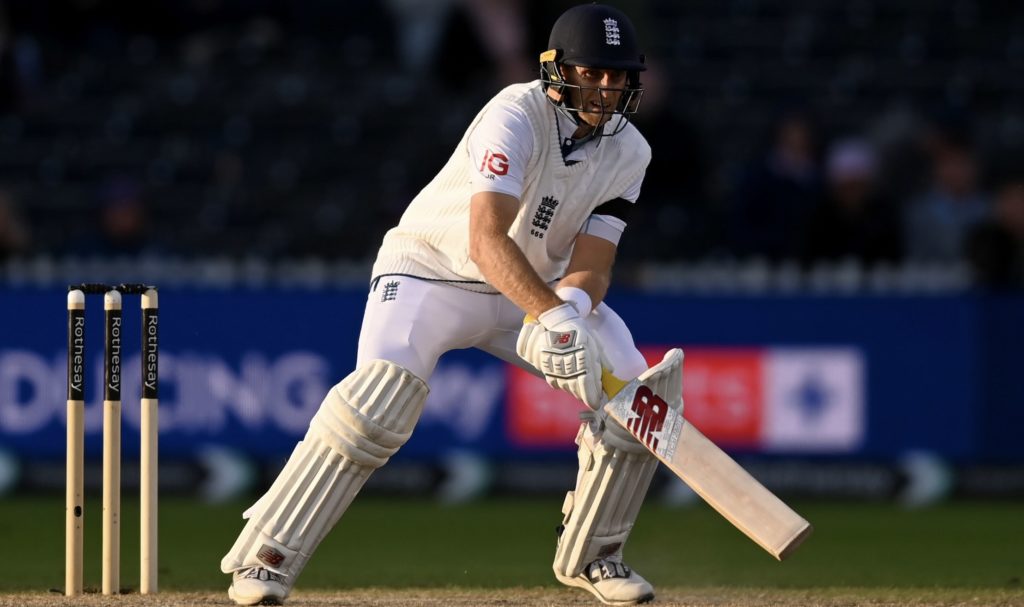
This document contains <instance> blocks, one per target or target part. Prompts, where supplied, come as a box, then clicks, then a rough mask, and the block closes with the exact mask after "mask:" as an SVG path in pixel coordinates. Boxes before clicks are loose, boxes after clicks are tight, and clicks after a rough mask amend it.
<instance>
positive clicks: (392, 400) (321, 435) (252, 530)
mask: <svg viewBox="0 0 1024 607" xmlns="http://www.w3.org/2000/svg"><path fill="white" fill-rule="evenodd" d="M427 393H428V389H427V386H426V384H425V383H424V382H423V380H421V379H420V378H418V377H416V376H415V375H413V374H412V373H409V372H408V371H406V370H405V369H403V368H402V367H399V366H398V365H395V364H393V363H390V362H387V361H382V360H376V361H372V362H371V363H369V364H367V365H365V366H363V367H361V368H359V369H357V370H356V371H354V372H353V373H352V374H350V375H349V376H348V377H346V378H345V379H344V380H342V381H341V383H339V384H338V385H336V386H335V387H334V388H332V389H331V391H330V393H328V395H327V397H326V398H325V399H324V402H323V403H322V404H321V405H320V409H319V410H318V411H317V413H316V415H315V416H314V417H313V420H312V421H311V422H310V427H309V431H308V432H307V433H306V436H305V438H304V439H303V440H302V441H301V442H299V444H298V445H296V447H295V450H294V451H293V452H292V455H291V457H290V458H289V459H288V462H287V464H285V467H284V469H283V470H282V471H281V473H280V474H279V475H278V477H277V479H276V480H275V481H274V484H273V486H272V487H271V488H270V490H269V491H267V493H266V494H265V495H264V496H263V497H261V498H260V499H259V501H257V502H256V504H254V505H253V507H252V508H250V509H249V510H248V511H247V512H246V515H248V516H247V518H248V519H249V521H248V523H247V524H246V526H245V529H243V531H242V533H241V535H240V536H239V537H238V540H237V541H236V542H235V545H234V546H233V547H232V549H231V551H230V552H228V554H227V555H225V557H224V558H223V560H222V561H221V570H222V571H224V572H225V573H230V572H232V571H237V570H239V569H244V568H247V567H266V568H268V569H270V570H272V571H274V572H276V573H279V574H282V575H284V576H286V581H287V583H288V585H289V587H290V585H291V584H293V583H294V580H295V578H296V577H297V576H298V574H299V573H300V572H301V571H302V568H303V567H304V566H305V563H306V561H307V560H308V559H309V557H310V555H311V554H312V553H313V550H315V548H316V546H317V545H319V543H320V541H321V540H323V538H324V537H325V536H326V535H327V533H328V532H329V531H330V530H331V529H332V528H333V527H334V525H335V523H337V521H338V519H339V518H341V515H342V514H343V513H344V512H345V510H346V509H347V508H348V506H349V504H351V502H352V499H353V498H355V496H356V494H357V493H358V492H359V490H360V489H361V488H362V486H363V483H365V482H366V479H367V478H368V477H369V476H370V474H371V473H372V472H373V471H374V470H375V469H377V468H379V467H380V466H382V465H384V463H385V462H387V460H388V458H389V457H391V456H392V455H393V454H394V453H395V452H396V451H398V448H399V447H401V446H402V445H403V444H404V443H405V442H406V441H407V440H408V439H409V436H410V435H411V434H412V429H413V427H414V426H415V425H416V421H417V420H418V419H419V416H420V412H421V411H422V409H423V403H424V402H425V401H426V398H427Z"/></svg>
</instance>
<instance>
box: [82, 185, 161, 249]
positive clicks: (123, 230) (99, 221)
mask: <svg viewBox="0 0 1024 607" xmlns="http://www.w3.org/2000/svg"><path fill="white" fill-rule="evenodd" d="M149 219H150V218H149V209H148V208H147V207H146V203H145V201H144V200H143V198H142V191H141V189H140V187H139V184H138V183H136V182H135V181H134V180H133V179H130V178H127V177H117V178H114V179H111V180H110V181H108V182H107V183H106V184H105V185H104V186H103V187H102V188H101V190H100V192H99V208H98V209H97V212H96V214H95V221H96V224H95V227H94V228H92V229H90V230H88V231H87V232H85V233H84V234H83V236H82V238H81V239H79V240H78V241H77V242H75V243H74V244H73V246H72V252H74V253H80V254H89V255H93V254H96V255H104V256H114V255H140V254H143V253H152V252H157V251H158V247H157V246H156V243H155V242H153V240H152V239H151V231H150V220H149Z"/></svg>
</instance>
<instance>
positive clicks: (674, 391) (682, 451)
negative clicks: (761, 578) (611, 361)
mask: <svg viewBox="0 0 1024 607" xmlns="http://www.w3.org/2000/svg"><path fill="white" fill-rule="evenodd" d="M682 364H683V351H682V350H680V349H678V348H676V349H673V350H670V351H669V352H668V353H666V354H665V358H664V359H663V360H662V361H661V362H660V363H658V364H657V365H655V366H654V367H652V368H650V369H648V370H647V371H646V372H644V373H643V374H642V375H640V377H638V378H636V379H634V380H633V381H631V382H628V383H627V382H625V381H623V380H621V379H619V378H617V377H615V376H614V375H612V374H611V373H609V372H607V371H605V373H604V375H603V377H602V384H603V386H604V390H605V392H606V393H607V394H608V397H609V399H610V400H609V401H608V403H607V404H606V405H605V406H604V411H605V412H606V413H607V414H608V416H609V417H611V418H612V419H614V420H615V421H617V422H618V423H619V424H621V425H622V427H624V428H625V429H626V430H628V431H629V433H630V434H632V435H633V437H635V438H636V439H637V440H638V441H640V443H641V444H643V445H644V446H646V447H647V448H648V449H649V450H650V451H651V453H653V454H654V455H655V456H656V457H657V458H658V459H659V460H661V462H662V463H663V464H665V465H666V466H668V467H669V469H670V470H672V472H674V473H675V474H676V475H677V476H678V477H679V478H681V479H683V481H684V482H685V483H686V484H687V485H689V486H690V488H692V489H693V490H694V491H695V492H696V493H697V494H698V495H700V496H701V497H702V498H703V499H704V501H706V502H707V503H708V504H709V505H710V506H711V507H712V508H714V509H715V510H717V511H718V513H719V514H721V515H722V516H724V517H725V518H726V519H727V520H728V521H729V522H730V523H732V524H733V525H735V526H736V528H738V529H739V530H740V531H742V532H743V533H745V534H746V535H747V537H749V538H750V539H752V540H754V542H756V543H757V544H758V545H759V546H761V547H762V548H764V549H765V550H767V551H768V552H769V553H770V554H771V555H772V556H774V557H775V558H776V559H778V560H780V561H781V560H783V559H785V558H786V557H788V556H789V555H790V554H792V553H793V551H794V550H796V549H797V547H799V546H800V544H801V543H802V542H803V541H804V540H805V539H807V537H808V536H809V535H810V534H811V531H812V530H813V527H811V524H810V523H808V522H807V521H806V520H804V518H803V517H801V516H800V515H799V514H797V513H796V512H794V511H793V510H792V509H791V508H790V507H789V506H787V505H786V504H785V503H784V502H783V501H782V500H780V499H779V498H778V497H776V496H775V494H773V493H772V492H771V491H769V490H768V489H766V488H765V486H764V485H762V484H761V483H759V482H758V481H757V479H755V478H754V477H753V476H751V475H750V473H748V472H747V471H746V470H744V469H743V468H742V467H741V466H740V465H739V464H737V463H736V461H735V460H733V459H732V458H731V457H729V456H728V455H727V454H726V453H725V452H724V451H722V450H721V449H719V448H718V446H717V445H715V444H714V443H713V442H711V441H710V440H708V439H707V438H706V437H705V436H704V435H703V434H701V432H700V431H699V430H697V428H695V427H694V426H693V424H690V423H688V422H687V421H686V419H685V418H684V417H683V407H682ZM675 399H678V400H679V402H678V403H676V406H673V407H670V406H669V403H672V402H673V401H674V400H675Z"/></svg>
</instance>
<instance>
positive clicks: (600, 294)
mask: <svg viewBox="0 0 1024 607" xmlns="http://www.w3.org/2000/svg"><path fill="white" fill-rule="evenodd" d="M610 284H611V274H610V273H609V272H602V271H598V270H578V271H576V272H570V273H569V274H566V275H565V276H564V277H563V278H562V280H560V281H558V285H557V287H556V288H555V290H556V291H558V290H559V289H562V288H563V287H573V288H576V289H581V290H583V291H584V292H585V293H586V294H587V295H588V296H589V297H590V303H591V309H594V308H596V307H597V304H599V303H601V302H602V301H603V300H604V296H605V295H607V294H608V286H609V285H610Z"/></svg>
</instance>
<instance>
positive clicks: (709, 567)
mask: <svg viewBox="0 0 1024 607" xmlns="http://www.w3.org/2000/svg"><path fill="white" fill-rule="evenodd" d="M560 502H561V500H560V499H558V498H546V499H528V500H520V499H510V500H499V499H496V498H495V499H490V500H487V501H483V502H479V503H475V504H471V505H462V506H443V505H440V504H437V503H435V502H433V501H428V500H410V499H398V498H393V499H384V498H377V497H367V498H363V499H357V500H356V503H355V504H354V505H353V507H352V508H351V509H350V510H349V512H348V514H346V516H345V517H344V518H343V519H342V521H341V523H340V525H339V526H338V527H337V528H336V529H335V531H334V532H333V533H332V534H331V535H330V536H329V537H328V538H327V540H325V541H324V543H323V544H322V545H321V547H320V549H319V551H318V553H317V555H316V557H315V558H314V559H313V560H312V562H311V563H310V565H309V567H308V568H307V570H306V572H305V573H304V574H303V577H302V580H301V582H300V588H302V589H307V590H308V589H324V590H333V591H336V590H344V589H365V588H369V587H375V588H393V589H396V592H398V594H399V595H400V594H401V591H400V590H397V589H409V588H418V589H438V590H440V591H443V590H444V589H450V591H451V592H453V593H455V594H453V595H452V597H453V600H452V601H450V602H452V603H453V604H454V603H456V602H457V601H455V600H454V597H455V596H456V595H457V594H458V593H459V592H462V591H464V589H502V588H533V587H541V588H545V587H550V588H554V587H555V586H556V583H555V582H554V579H553V577H552V575H551V570H550V562H551V557H552V551H553V546H554V527H555V525H556V524H557V523H558V522H559V518H560V515H559V507H560V505H561V504H560ZM247 505H248V504H243V503H234V504H228V505H217V506H211V505H203V504H199V503H196V502H192V501H188V500H183V499H164V500H161V502H160V585H161V590H162V591H171V590H174V591H182V592H185V591H189V592H199V593H203V592H217V593H220V592H222V591H223V590H224V589H225V587H226V585H227V577H226V576H224V575H222V574H221V573H220V572H219V570H218V563H219V561H220V558H221V556H222V555H223V554H224V552H225V551H226V550H227V548H228V547H229V546H230V545H231V543H232V541H233V540H234V537H235V535H236V534H237V532H238V530H239V529H240V528H241V523H242V521H241V519H240V513H241V511H242V510H243V509H244V508H245V507H246V506H247ZM795 506H796V508H797V510H798V511H800V512H801V514H803V515H804V516H805V517H806V518H808V519H809V520H810V521H811V522H812V523H813V524H814V526H815V533H814V534H813V535H812V536H811V537H810V539H809V540H808V541H807V542H806V543H805V544H804V546H803V547H802V548H801V549H800V550H798V551H797V552H796V554H795V555H794V556H793V557H792V558H791V559H790V560H789V561H787V562H785V563H778V562H776V561H775V560H774V559H773V558H771V557H770V556H769V555H768V554H767V553H765V552H763V551H762V550H761V549H760V548H758V547H757V546H756V545H755V544H754V543H752V542H751V541H750V540H748V539H747V538H746V537H745V536H743V535H742V534H741V533H740V532H739V531H737V530H736V529H734V528H733V527H732V526H731V525H729V523H727V522H726V521H725V520H724V519H722V518H721V517H720V516H718V515H717V514H716V513H715V512H714V511H712V510H710V509H709V508H708V507H706V506H704V505H699V506H695V507H691V508H684V509H673V508H666V507H663V506H659V505H657V504H648V505H646V506H645V507H644V510H643V512H642V513H641V516H640V520H639V522H638V524H637V526H636V528H635V529H634V532H633V536H632V539H631V541H630V543H629V545H628V547H627V551H626V556H627V561H628V562H629V563H630V564H631V565H633V566H634V567H635V568H636V569H637V570H638V571H640V572H641V573H643V575H644V576H645V577H647V578H648V579H649V580H651V581H652V582H653V583H654V584H655V586H656V587H659V588H662V589H671V594H678V593H684V594H685V593H686V592H687V589H689V591H690V592H692V595H693V597H694V598H695V599H696V598H697V597H701V596H704V597H708V596H712V595H713V596H724V595H729V594H730V593H736V592H739V593H744V594H749V595H750V596H752V597H757V596H760V597H761V598H762V599H763V600H761V601H757V600H755V601H754V603H755V604H756V603H758V602H760V603H762V604H764V603H775V602H782V603H787V602H790V601H789V600H788V599H787V598H786V597H791V596H805V595H806V594H807V593H808V592H810V593H812V594H814V595H815V596H819V597H832V599H830V600H831V602H827V603H821V604H845V605H852V604H858V603H870V604H884V603H885V601H886V600H889V601H895V604H900V603H907V604H910V603H914V604H933V603H934V604H954V603H958V602H961V601H963V602H965V604H966V603H970V604H1002V605H1011V604H1012V605H1024V599H1021V598H1020V597H1022V596H1024V584H1022V580H1024V504H1021V503H1013V502H1003V503H977V502H958V503H951V504H946V505H942V506H937V507H932V508H925V509H920V510H905V509H901V508H898V507H895V506H891V505H881V504H852V503H817V502H812V503H806V504H803V503H797V504H795ZM86 508H87V510H86V556H85V561H86V562H85V576H86V586H87V587H93V588H94V587H96V586H98V584H99V574H100V568H99V560H100V541H99V538H100V503H99V498H98V496H97V497H95V498H94V499H90V501H89V502H88V503H87V505H86ZM122 511H123V512H122V516H123V522H122V564H123V565H122V574H121V579H122V585H123V586H124V587H126V588H128V589H133V588H135V587H136V586H137V583H138V504H137V502H134V501H130V500H127V499H126V500H125V503H124V505H123V508H122ZM0 540H2V542H3V550H4V556H3V558H2V565H3V575H0V593H3V594H5V595H10V594H11V593H14V592H24V591H29V592H45V591H46V590H48V589H50V588H62V587H63V579H64V578H63V567H64V505H63V500H62V499H60V498H56V499H54V498H22V497H7V498H4V499H3V500H2V501H0ZM460 589H463V590H460ZM220 596H222V595H220ZM566 596H575V595H566ZM772 597H776V598H772ZM844 597H849V599H848V600H847V599H846V598H844ZM892 597H895V598H892ZM901 597H902V598H901ZM927 597H933V600H928V599H927ZM942 597H950V599H951V600H952V599H955V600H952V602H948V601H945V600H942ZM921 600H924V601H925V602H924V603H921V602H920V601H921ZM0 602H2V601H0ZM444 602H445V601H443V600H442V601H441V604H443V603H444ZM469 602H470V603H471V602H472V601H469ZM798 602H799V601H798ZM396 604H399V603H396ZM460 604H461V603H460ZM696 604H720V603H715V602H700V601H697V603H696ZM808 604H810V603H808ZM814 604H817V603H814Z"/></svg>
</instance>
